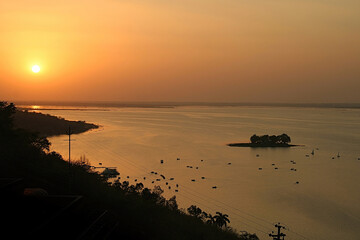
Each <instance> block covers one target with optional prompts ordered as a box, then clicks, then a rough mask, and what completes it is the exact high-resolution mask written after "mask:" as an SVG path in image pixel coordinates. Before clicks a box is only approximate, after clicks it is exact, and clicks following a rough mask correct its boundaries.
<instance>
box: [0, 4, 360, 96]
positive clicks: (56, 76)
mask: <svg viewBox="0 0 360 240" xmlns="http://www.w3.org/2000/svg"><path fill="white" fill-rule="evenodd" d="M359 13H360V1H359V0H327V1H325V0H312V1H309V0H292V1H289V0H252V1H249V0H172V1H165V0H131V1H130V0H101V1H100V0H87V1H85V0H77V1H73V0H72V1H68V0H62V1H53V0H22V1H20V0H12V1H0V99H2V100H7V101H17V100H59V101H76V100H78V101H89V100H90V101H97V100H106V101H112V100H116V101H211V102H218V101H219V102H265V101H269V102H360V94H359V89H360V14H359ZM34 64H38V65H39V66H40V67H41V71H40V72H39V73H37V74H35V73H33V72H32V71H31V67H32V66H33V65H34Z"/></svg>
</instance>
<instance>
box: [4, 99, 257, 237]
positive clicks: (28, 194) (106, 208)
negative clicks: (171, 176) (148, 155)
mask: <svg viewBox="0 0 360 240" xmlns="http://www.w3.org/2000/svg"><path fill="white" fill-rule="evenodd" d="M12 115H13V108H12V107H11V106H10V105H7V104H4V103H2V102H0V199H1V201H2V204H0V211H1V212H2V219H6V222H5V223H3V224H2V233H1V236H2V237H3V238H4V239H25V238H28V239H31V238H36V239H175V240H176V239H214V240H215V239H229V240H230V239H257V238H256V236H254V235H249V234H243V235H242V236H240V235H238V234H235V233H234V232H232V231H230V230H229V229H226V228H220V227H217V226H216V225H215V224H207V223H205V222H204V221H202V220H201V219H200V218H196V217H193V216H189V215H187V214H185V213H184V212H183V211H181V210H179V209H178V207H177V203H176V198H172V199H169V200H166V199H164V198H163V197H162V196H161V193H162V191H161V189H160V188H154V189H153V190H150V189H147V188H144V186H142V184H137V185H136V186H129V185H128V184H126V182H123V183H120V182H115V183H113V184H110V183H109V182H108V181H107V179H106V178H105V177H104V176H101V175H99V174H98V173H96V172H94V171H93V170H92V168H91V167H90V166H89V165H88V164H86V163H85V162H80V161H78V162H73V163H72V164H71V165H69V163H67V162H66V161H64V160H63V159H62V157H61V156H60V155H59V154H57V153H56V152H49V151H48V149H49V142H48V141H47V140H46V139H45V138H42V137H37V136H36V135H34V134H30V133H28V132H26V131H24V130H20V129H14V127H13V123H12V120H11V118H12Z"/></svg>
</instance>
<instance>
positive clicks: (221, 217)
mask: <svg viewBox="0 0 360 240" xmlns="http://www.w3.org/2000/svg"><path fill="white" fill-rule="evenodd" d="M216 214H217V215H215V216H214V218H215V224H216V225H217V226H218V227H219V228H222V227H223V226H225V227H226V226H227V223H230V220H229V218H228V217H229V215H227V214H222V213H221V212H216Z"/></svg>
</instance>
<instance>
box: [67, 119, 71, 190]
mask: <svg viewBox="0 0 360 240" xmlns="http://www.w3.org/2000/svg"><path fill="white" fill-rule="evenodd" d="M67 134H68V135H69V192H70V191H71V158H70V157H71V134H72V131H71V128H70V126H69V131H68V132H67Z"/></svg>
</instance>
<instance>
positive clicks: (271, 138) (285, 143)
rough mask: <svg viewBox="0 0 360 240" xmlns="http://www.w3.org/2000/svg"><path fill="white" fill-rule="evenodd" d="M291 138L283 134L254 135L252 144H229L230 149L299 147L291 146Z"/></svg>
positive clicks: (251, 139) (251, 140)
mask: <svg viewBox="0 0 360 240" xmlns="http://www.w3.org/2000/svg"><path fill="white" fill-rule="evenodd" d="M290 142H291V138H290V137H289V136H288V135H287V134H285V133H283V134H281V135H278V136H276V135H262V136H257V135H256V134H254V135H252V136H251V138H250V143H229V144H228V146H230V147H252V148H258V147H294V146H298V145H292V144H289V143H290Z"/></svg>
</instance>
